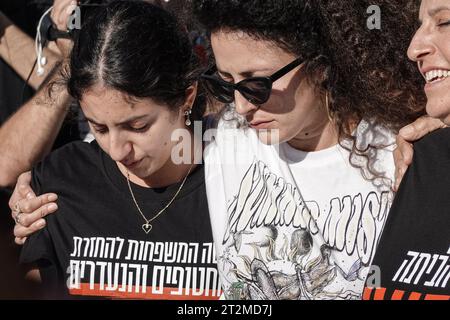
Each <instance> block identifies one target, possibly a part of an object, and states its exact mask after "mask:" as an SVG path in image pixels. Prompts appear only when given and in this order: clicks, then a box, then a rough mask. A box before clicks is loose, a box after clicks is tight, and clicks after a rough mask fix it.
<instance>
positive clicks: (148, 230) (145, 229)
mask: <svg viewBox="0 0 450 320" xmlns="http://www.w3.org/2000/svg"><path fill="white" fill-rule="evenodd" d="M152 228H153V227H152V225H151V224H149V223H144V224H143V225H142V229H143V230H144V232H145V233H146V234H148V233H149V232H150V231H151V230H152Z"/></svg>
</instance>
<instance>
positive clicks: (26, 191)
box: [9, 171, 36, 210]
mask: <svg viewBox="0 0 450 320" xmlns="http://www.w3.org/2000/svg"><path fill="white" fill-rule="evenodd" d="M30 184H31V172H30V171H28V172H25V173H22V174H21V175H20V176H19V178H18V179H17V183H16V186H15V188H14V192H13V194H12V196H11V198H10V199H9V208H10V209H11V210H14V207H15V206H16V204H17V202H18V201H19V200H22V199H26V198H28V199H31V198H33V197H35V196H36V195H35V194H34V192H33V189H31V185H30Z"/></svg>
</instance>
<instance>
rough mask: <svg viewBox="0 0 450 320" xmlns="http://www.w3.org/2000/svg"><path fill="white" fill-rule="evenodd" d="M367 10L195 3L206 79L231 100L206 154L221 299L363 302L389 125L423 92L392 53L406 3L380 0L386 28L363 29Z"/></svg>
mask: <svg viewBox="0 0 450 320" xmlns="http://www.w3.org/2000/svg"><path fill="white" fill-rule="evenodd" d="M344 5H345V6H344ZM367 7H369V3H368V2H366V1H359V0H358V1H345V2H343V1H317V0H311V1H308V0H303V1H293V0H292V1H290V0H286V1H269V2H268V1H259V0H254V1H232V0H229V1H222V0H221V1H215V0H196V1H194V12H195V13H196V15H197V17H198V19H199V20H200V22H201V23H203V25H204V26H205V28H206V29H207V30H208V31H209V33H210V40H211V48H212V52H213V54H214V58H215V65H214V66H213V67H211V68H210V69H209V70H208V71H207V72H206V73H205V74H204V75H203V79H204V82H205V85H206V87H207V88H208V90H209V91H210V93H211V94H212V95H213V96H214V97H215V98H216V99H218V100H220V101H222V102H224V103H228V104H229V107H228V108H227V109H226V110H225V111H224V112H223V113H222V114H221V115H220V117H219V118H218V119H217V122H216V125H217V131H216V132H215V133H214V139H212V138H211V141H212V142H211V143H209V145H208V146H207V147H206V150H205V170H206V172H205V175H206V186H207V194H208V202H209V211H210V216H211V221H212V227H213V235H214V240H215V243H216V246H217V250H218V266H219V270H220V272H221V276H222V285H223V289H224V292H225V294H226V296H227V298H232V299H237V298H242V299H359V298H361V295H362V291H363V286H364V280H365V278H366V275H367V273H368V270H369V266H370V263H371V261H372V259H373V256H374V253H375V249H376V246H377V243H378V240H379V237H380V235H381V232H382V230H383V227H384V223H385V221H386V217H387V215H388V211H389V208H390V205H391V201H392V193H391V184H392V182H393V173H394V165H393V158H392V148H393V144H394V133H395V132H396V130H398V129H399V128H401V127H402V126H403V125H405V124H407V123H409V122H411V121H412V120H414V119H416V118H417V117H418V116H419V115H420V114H421V113H422V112H423V107H422V106H423V101H424V100H423V96H422V95H420V94H419V91H418V88H419V85H420V79H419V77H417V75H416V74H415V73H414V68H413V66H412V65H411V64H409V63H408V62H407V61H405V59H404V52H405V51H406V48H407V43H408V37H409V36H410V35H411V34H412V31H413V29H412V27H413V26H412V25H411V23H410V22H411V20H412V19H410V18H411V16H410V15H408V14H406V13H405V14H404V15H403V16H402V15H401V13H400V14H399V12H408V11H404V9H405V3H400V4H399V3H398V1H395V2H394V1H384V2H383V5H382V8H381V9H382V12H383V20H382V27H383V29H384V30H386V29H388V30H389V32H384V31H378V30H375V31H371V30H369V29H368V28H367V27H366V19H367V17H368V15H367V14H366V10H367ZM400 8H402V10H403V11H402V10H399V9H400ZM391 31H392V32H391ZM380 43H382V44H383V47H382V48H381V49H380ZM383 48H385V49H383ZM380 50H381V51H384V52H382V53H380ZM372 52H377V55H373V54H372Z"/></svg>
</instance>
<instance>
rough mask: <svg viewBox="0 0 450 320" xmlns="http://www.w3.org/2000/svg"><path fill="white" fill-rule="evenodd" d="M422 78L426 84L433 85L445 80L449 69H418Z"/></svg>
mask: <svg viewBox="0 0 450 320" xmlns="http://www.w3.org/2000/svg"><path fill="white" fill-rule="evenodd" d="M420 72H421V73H422V76H423V77H424V78H425V80H426V82H427V83H433V82H438V81H442V80H445V79H446V78H448V77H449V76H450V69H449V68H444V67H437V66H431V67H426V68H420Z"/></svg>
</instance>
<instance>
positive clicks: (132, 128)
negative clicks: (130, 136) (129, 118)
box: [126, 124, 150, 133]
mask: <svg viewBox="0 0 450 320" xmlns="http://www.w3.org/2000/svg"><path fill="white" fill-rule="evenodd" d="M148 128H150V125H148V124H145V125H143V126H140V127H139V126H137V127H136V126H132V125H127V126H126V129H127V130H130V131H133V132H138V133H143V132H146V131H147V130H148Z"/></svg>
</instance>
